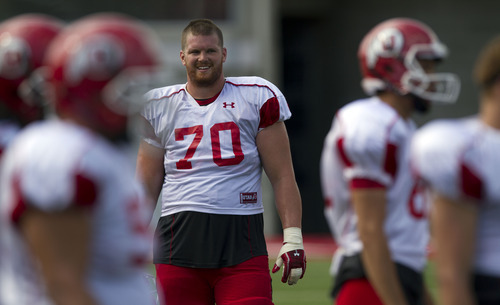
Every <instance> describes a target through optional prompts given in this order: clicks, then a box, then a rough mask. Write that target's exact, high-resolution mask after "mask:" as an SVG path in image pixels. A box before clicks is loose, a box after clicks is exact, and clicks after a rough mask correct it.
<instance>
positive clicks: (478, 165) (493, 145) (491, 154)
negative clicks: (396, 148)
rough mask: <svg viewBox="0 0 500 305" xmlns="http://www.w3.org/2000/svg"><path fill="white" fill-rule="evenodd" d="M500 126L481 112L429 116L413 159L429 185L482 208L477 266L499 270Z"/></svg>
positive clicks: (486, 270)
mask: <svg viewBox="0 0 500 305" xmlns="http://www.w3.org/2000/svg"><path fill="white" fill-rule="evenodd" d="M499 152H500V131H499V130H498V129H493V128H491V127H488V126H486V125H484V124H483V123H481V121H480V120H479V119H478V118H477V117H470V118H464V119H456V120H439V121H435V122H431V123H429V124H427V125H426V126H424V127H423V128H422V129H421V130H419V131H418V132H417V133H416V135H415V138H414V143H413V146H412V165H413V166H414V168H415V170H416V172H417V173H418V174H419V175H420V176H421V177H422V178H423V179H424V180H425V181H426V182H427V183H429V184H430V186H431V188H433V189H434V190H435V191H437V192H438V193H440V194H443V195H444V196H446V197H448V198H451V199H458V198H461V197H463V198H473V199H475V200H476V202H477V205H478V208H479V214H478V215H479V216H478V217H479V219H478V224H477V225H478V227H477V233H476V255H475V267H476V271H477V272H478V273H480V274H487V275H494V276H500V186H499V183H498V181H499V179H500V154H499Z"/></svg>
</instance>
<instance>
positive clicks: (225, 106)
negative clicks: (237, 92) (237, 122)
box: [222, 102, 234, 108]
mask: <svg viewBox="0 0 500 305" xmlns="http://www.w3.org/2000/svg"><path fill="white" fill-rule="evenodd" d="M222 107H224V108H227V107H231V108H234V102H233V103H226V102H224V103H222Z"/></svg>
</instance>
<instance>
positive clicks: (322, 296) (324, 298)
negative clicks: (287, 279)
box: [269, 259, 333, 305]
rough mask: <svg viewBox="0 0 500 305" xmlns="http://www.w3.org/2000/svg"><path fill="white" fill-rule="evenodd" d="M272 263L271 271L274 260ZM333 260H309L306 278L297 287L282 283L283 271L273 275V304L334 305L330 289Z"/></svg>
mask: <svg viewBox="0 0 500 305" xmlns="http://www.w3.org/2000/svg"><path fill="white" fill-rule="evenodd" d="M269 261H270V269H272V267H273V265H274V260H271V259H270V260H269ZM330 262H331V259H324V260H319V259H318V260H308V262H307V269H306V274H305V275H304V278H303V279H301V280H300V281H299V282H298V283H297V284H296V285H293V286H289V285H288V284H283V283H282V282H281V274H282V271H281V270H280V271H278V272H276V273H275V274H271V277H272V279H273V282H272V283H273V302H274V304H275V305H332V303H333V301H332V299H331V298H330V296H329V294H330V288H331V286H332V278H331V276H330V274H329V269H330Z"/></svg>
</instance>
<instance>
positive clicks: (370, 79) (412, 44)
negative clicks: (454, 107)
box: [358, 18, 460, 103]
mask: <svg viewBox="0 0 500 305" xmlns="http://www.w3.org/2000/svg"><path fill="white" fill-rule="evenodd" d="M447 53H448V51H447V48H446V46H445V45H444V44H442V43H441V42H440V41H439V39H438V38H437V36H436V34H435V33H434V32H433V31H432V30H431V29H430V28H429V27H428V26H426V25H425V24H423V23H421V22H419V21H416V20H412V19H407V18H395V19H390V20H387V21H384V22H382V23H380V24H379V25H377V26H376V27H375V28H373V29H372V30H371V31H370V32H369V33H368V34H367V35H366V36H365V37H364V38H363V40H362V42H361V44H360V47H359V50H358V58H359V61H360V66H361V73H362V76H363V80H362V84H361V85H362V87H363V90H364V91H365V92H366V94H368V95H374V94H375V93H376V92H377V91H381V90H393V91H395V92H398V93H399V94H401V95H406V94H413V95H415V96H417V97H419V98H421V99H423V100H428V101H432V102H447V103H453V102H455V100H456V99H457V97H458V93H459V91H460V80H459V79H458V77H457V76H456V75H454V74H451V73H426V72H425V71H424V70H423V69H422V67H421V66H420V64H419V60H424V59H427V60H441V59H444V58H445V57H446V56H447Z"/></svg>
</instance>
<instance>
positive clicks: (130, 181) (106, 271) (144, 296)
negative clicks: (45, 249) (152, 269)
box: [0, 121, 152, 305]
mask: <svg viewBox="0 0 500 305" xmlns="http://www.w3.org/2000/svg"><path fill="white" fill-rule="evenodd" d="M2 161H3V163H2V165H1V166H2V172H1V176H0V179H1V181H2V183H1V189H0V192H1V193H0V199H1V201H0V217H1V219H0V223H1V225H2V227H1V231H0V249H1V250H0V251H1V252H0V304H2V305H40V304H43V305H47V304H52V302H51V301H50V300H49V299H48V297H47V296H46V292H45V286H44V284H43V281H42V280H41V275H40V273H39V270H38V268H39V266H38V265H37V263H36V262H35V261H34V260H33V258H32V256H31V254H30V252H29V250H28V249H27V244H26V243H25V240H24V238H23V236H22V234H21V233H20V230H19V227H18V225H19V224H20V223H19V221H20V219H21V218H22V216H23V212H25V211H26V209H27V208H29V207H35V208H37V209H40V210H43V211H47V212H57V211H60V210H63V209H66V208H67V207H68V206H70V205H71V204H74V205H82V206H86V208H87V209H88V210H89V212H90V215H91V224H92V233H91V240H90V249H89V250H90V253H89V265H88V269H87V274H88V276H87V285H88V287H89V290H90V292H91V294H92V295H93V296H94V297H95V299H96V300H97V302H98V303H99V304H108V305H116V304H121V305H123V304H129V305H137V304H152V303H150V301H151V297H152V296H151V291H150V289H149V288H148V285H147V282H146V281H145V277H144V270H145V269H144V268H145V263H146V262H147V261H148V260H149V259H150V255H151V249H152V235H151V234H150V232H149V231H150V229H149V221H150V215H151V213H152V212H151V211H150V208H149V207H148V206H147V203H146V202H145V195H144V192H143V190H142V188H141V187H140V184H139V183H138V182H137V181H136V180H135V172H134V166H133V165H134V162H133V160H132V159H131V158H129V155H128V154H126V153H125V151H124V150H122V149H120V148H118V147H116V146H114V145H111V144H110V143H109V142H107V141H105V140H104V139H103V138H101V137H98V136H96V135H95V134H92V133H90V132H89V131H88V130H86V129H83V128H81V127H78V126H76V125H73V124H70V123H66V122H63V121H46V122H43V123H36V124H33V125H31V126H29V127H27V128H25V130H23V131H22V132H21V133H19V134H18V135H17V136H16V138H15V139H14V141H13V142H12V143H11V145H10V146H9V148H8V149H7V150H6V152H5V154H4V156H3V158H2Z"/></svg>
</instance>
